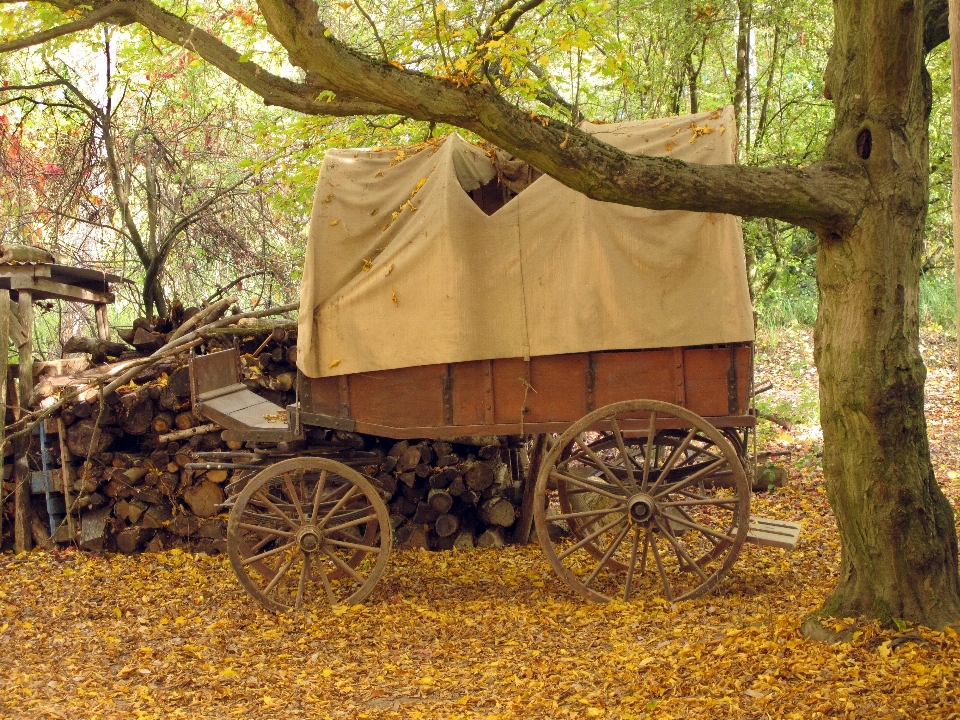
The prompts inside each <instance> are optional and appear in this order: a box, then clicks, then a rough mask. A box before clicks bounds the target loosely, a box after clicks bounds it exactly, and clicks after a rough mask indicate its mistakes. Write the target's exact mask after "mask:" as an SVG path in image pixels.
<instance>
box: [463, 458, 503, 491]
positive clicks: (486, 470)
mask: <svg viewBox="0 0 960 720" xmlns="http://www.w3.org/2000/svg"><path fill="white" fill-rule="evenodd" d="M463 479H464V482H466V484H467V487H468V488H470V489H471V490H476V491H477V492H483V491H484V490H486V489H487V488H488V487H490V486H491V485H493V481H494V480H496V473H495V472H494V470H493V468H492V467H491V466H490V464H489V463H483V462H472V463H470V464H469V466H468V467H467V471H466V472H465V473H464V475H463Z"/></svg>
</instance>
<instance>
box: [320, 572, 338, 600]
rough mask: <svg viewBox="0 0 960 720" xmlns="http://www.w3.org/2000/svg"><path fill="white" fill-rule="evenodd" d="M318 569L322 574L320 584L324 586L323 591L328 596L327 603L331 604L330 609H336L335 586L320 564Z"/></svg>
mask: <svg viewBox="0 0 960 720" xmlns="http://www.w3.org/2000/svg"><path fill="white" fill-rule="evenodd" d="M316 568H317V571H318V572H319V573H320V582H321V583H322V584H323V591H324V593H325V594H326V596H327V602H329V603H330V607H336V605H337V596H336V595H335V594H334V592H333V585H331V584H330V578H329V577H327V571H326V570H324V569H323V566H322V565H321V564H320V563H317V565H316Z"/></svg>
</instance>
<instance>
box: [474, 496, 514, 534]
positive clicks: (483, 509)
mask: <svg viewBox="0 0 960 720" xmlns="http://www.w3.org/2000/svg"><path fill="white" fill-rule="evenodd" d="M480 517H481V519H482V520H483V521H484V522H485V523H487V524H488V525H496V526H498V527H510V526H511V525H513V521H514V520H515V519H516V509H515V508H514V506H513V503H511V502H510V501H509V500H506V499H505V498H502V497H492V498H490V499H489V500H486V501H484V503H483V504H482V505H481V506H480Z"/></svg>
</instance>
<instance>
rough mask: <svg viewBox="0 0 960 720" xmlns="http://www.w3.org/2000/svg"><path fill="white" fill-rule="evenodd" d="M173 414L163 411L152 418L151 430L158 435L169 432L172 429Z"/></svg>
mask: <svg viewBox="0 0 960 720" xmlns="http://www.w3.org/2000/svg"><path fill="white" fill-rule="evenodd" d="M174 417H175V416H174V414H173V413H172V412H170V411H169V410H164V411H163V412H161V413H157V415H156V416H155V417H154V418H153V430H154V432H158V433H166V432H169V431H170V430H171V429H172V428H173V419H174Z"/></svg>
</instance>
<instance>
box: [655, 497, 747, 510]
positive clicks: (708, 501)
mask: <svg viewBox="0 0 960 720" xmlns="http://www.w3.org/2000/svg"><path fill="white" fill-rule="evenodd" d="M657 504H658V505H659V506H660V507H675V508H682V507H687V506H689V505H716V506H717V507H718V508H722V509H724V510H727V509H730V508H735V507H736V506H737V505H739V504H740V501H739V500H737V499H735V498H731V499H729V500H727V499H720V498H706V497H699V498H691V499H689V500H671V501H670V502H662V503H657Z"/></svg>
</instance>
